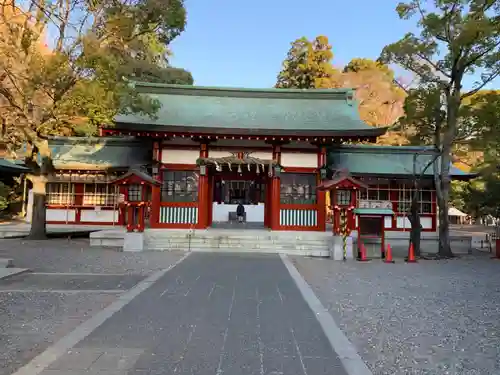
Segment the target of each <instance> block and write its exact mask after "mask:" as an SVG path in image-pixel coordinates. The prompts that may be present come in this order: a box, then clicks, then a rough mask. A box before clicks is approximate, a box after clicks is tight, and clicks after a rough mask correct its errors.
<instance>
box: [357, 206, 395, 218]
mask: <svg viewBox="0 0 500 375" xmlns="http://www.w3.org/2000/svg"><path fill="white" fill-rule="evenodd" d="M353 211H354V213H355V214H358V215H383V216H390V215H394V211H393V210H390V209H388V208H355V209H354V210H353Z"/></svg>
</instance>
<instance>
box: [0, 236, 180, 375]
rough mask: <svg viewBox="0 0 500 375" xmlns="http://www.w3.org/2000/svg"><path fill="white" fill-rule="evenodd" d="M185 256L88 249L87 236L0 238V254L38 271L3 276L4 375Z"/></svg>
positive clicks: (0, 350)
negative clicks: (153, 273)
mask: <svg viewBox="0 0 500 375" xmlns="http://www.w3.org/2000/svg"><path fill="white" fill-rule="evenodd" d="M183 255H184V254H183V253H173V252H148V253H141V254H138V253H137V254H135V253H122V252H118V251H116V250H110V249H99V248H90V247H89V244H88V240H72V241H68V240H66V239H54V240H46V241H23V240H19V239H12V240H0V258H12V259H14V264H15V265H16V267H23V268H29V269H31V270H32V271H34V272H38V274H30V273H27V274H23V275H18V276H14V277H12V278H9V279H6V280H0V375H10V374H12V373H13V372H14V371H15V370H16V369H18V368H20V367H21V366H23V365H24V364H26V363H27V362H29V361H30V360H31V359H33V358H34V357H35V356H36V355H38V354H39V353H41V352H43V351H44V350H45V349H46V348H47V347H49V346H50V345H51V344H52V343H54V342H56V341H57V340H58V339H60V338H61V337H63V336H65V335H66V334H68V333H69V332H71V331H72V330H73V329H75V328H76V327H77V326H78V325H79V324H80V323H82V322H84V321H86V320H87V319H89V318H90V317H91V316H93V315H95V314H96V313H97V312H99V311H101V310H102V309H104V308H105V307H106V306H108V305H109V304H110V303H112V302H113V301H115V300H116V298H118V297H119V295H120V292H121V291H122V290H123V291H125V290H127V289H129V288H131V287H133V286H134V285H135V284H136V283H137V282H138V281H140V280H142V279H143V278H144V277H145V275H148V274H151V273H152V272H154V271H156V270H159V269H164V268H168V267H169V266H170V265H171V264H173V263H175V262H176V261H177V260H178V259H180V258H181V257H182V256H183ZM42 273H54V274H42ZM110 290H111V292H110Z"/></svg>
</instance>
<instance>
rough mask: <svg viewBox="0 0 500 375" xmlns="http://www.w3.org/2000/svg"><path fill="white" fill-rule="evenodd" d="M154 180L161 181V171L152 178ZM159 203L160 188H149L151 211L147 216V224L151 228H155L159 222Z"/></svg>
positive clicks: (154, 186) (155, 186)
mask: <svg viewBox="0 0 500 375" xmlns="http://www.w3.org/2000/svg"><path fill="white" fill-rule="evenodd" d="M154 177H155V179H156V180H157V181H158V182H160V181H161V171H158V174H157V175H156V176H154ZM160 202H161V188H160V185H152V186H151V209H150V216H149V224H150V226H151V228H154V227H157V226H158V224H159V222H160Z"/></svg>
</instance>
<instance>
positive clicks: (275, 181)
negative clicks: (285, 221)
mask: <svg viewBox="0 0 500 375" xmlns="http://www.w3.org/2000/svg"><path fill="white" fill-rule="evenodd" d="M280 185H281V184H280V179H279V177H276V176H274V177H273V178H272V180H271V197H270V198H271V204H270V208H271V209H270V224H271V229H272V230H278V229H279V227H280V190H281V186H280Z"/></svg>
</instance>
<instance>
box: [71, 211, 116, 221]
mask: <svg viewBox="0 0 500 375" xmlns="http://www.w3.org/2000/svg"><path fill="white" fill-rule="evenodd" d="M80 221H86V222H91V223H96V222H100V223H115V222H118V211H115V210H113V211H112V210H105V211H103V210H81V212H80Z"/></svg>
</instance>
